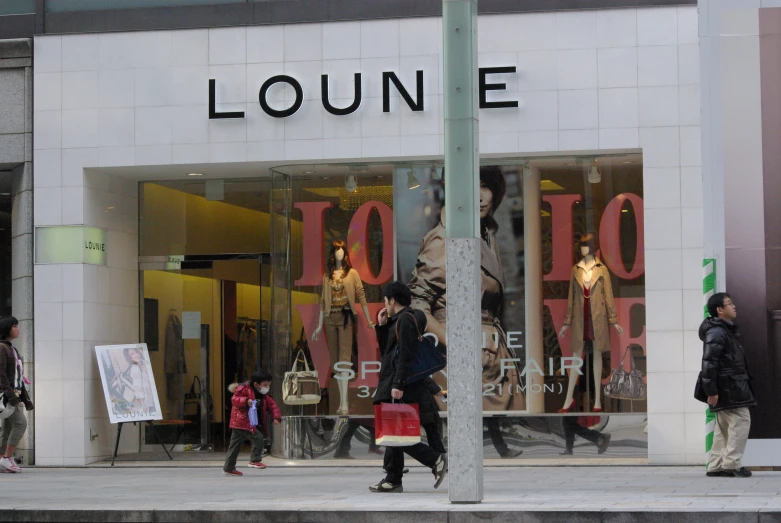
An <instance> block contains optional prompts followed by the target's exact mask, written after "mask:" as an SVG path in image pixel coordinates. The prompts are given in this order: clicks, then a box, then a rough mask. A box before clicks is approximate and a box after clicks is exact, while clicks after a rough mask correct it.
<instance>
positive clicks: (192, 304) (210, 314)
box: [142, 253, 271, 452]
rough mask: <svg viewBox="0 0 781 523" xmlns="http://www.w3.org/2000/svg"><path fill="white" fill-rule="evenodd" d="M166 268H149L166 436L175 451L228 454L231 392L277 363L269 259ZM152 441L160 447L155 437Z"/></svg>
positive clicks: (149, 263)
mask: <svg viewBox="0 0 781 523" xmlns="http://www.w3.org/2000/svg"><path fill="white" fill-rule="evenodd" d="M160 263H161V262H160V261H157V262H155V261H153V260H144V261H142V269H145V270H143V272H142V279H143V287H144V340H145V342H146V343H147V346H148V347H149V349H150V359H151V360H152V366H153V369H154V373H155V378H156V382H157V388H158V395H159V397H160V400H161V401H160V403H161V407H162V409H163V416H164V419H163V422H162V423H161V425H162V427H161V430H160V432H161V433H162V436H163V439H164V441H165V442H166V444H167V445H169V448H172V449H173V450H174V451H190V452H192V451H214V450H216V451H220V450H224V448H225V447H226V445H227V441H228V436H229V434H228V424H229V422H230V409H231V402H230V396H231V394H230V391H229V387H230V385H231V384H236V383H243V382H246V381H248V380H249V379H250V378H251V376H252V373H253V372H254V371H256V370H258V369H260V368H261V367H262V366H263V365H266V362H267V361H268V358H269V347H270V339H269V328H268V324H269V321H268V320H269V315H270V310H271V304H270V300H271V293H270V291H269V287H268V272H269V271H268V264H269V262H268V255H266V254H263V253H252V254H237V255H224V254H220V255H197V256H183V257H181V259H177V260H176V261H166V262H162V263H163V264H165V266H164V267H160V266H159V265H160ZM161 269H162V270H161ZM264 275H265V277H264ZM264 280H266V282H265V283H266V284H265V285H264ZM144 442H145V444H146V445H154V444H155V441H154V439H153V436H152V435H151V434H149V435H147V436H146V437H145V438H144Z"/></svg>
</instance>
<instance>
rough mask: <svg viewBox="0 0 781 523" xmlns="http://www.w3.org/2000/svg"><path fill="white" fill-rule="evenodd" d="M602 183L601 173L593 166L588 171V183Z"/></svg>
mask: <svg viewBox="0 0 781 523" xmlns="http://www.w3.org/2000/svg"><path fill="white" fill-rule="evenodd" d="M601 181H602V173H600V172H599V169H598V168H597V166H596V165H592V166H591V169H589V171H588V183H599V182H601Z"/></svg>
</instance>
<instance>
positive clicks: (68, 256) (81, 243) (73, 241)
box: [35, 226, 108, 265]
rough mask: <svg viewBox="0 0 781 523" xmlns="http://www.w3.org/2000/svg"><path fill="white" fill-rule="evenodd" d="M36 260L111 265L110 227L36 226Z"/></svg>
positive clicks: (36, 261) (38, 262)
mask: <svg viewBox="0 0 781 523" xmlns="http://www.w3.org/2000/svg"><path fill="white" fill-rule="evenodd" d="M35 263H37V264H49V263H88V264H90V265H108V231H106V230H104V229H98V228H95V227H80V226H75V227H36V228H35Z"/></svg>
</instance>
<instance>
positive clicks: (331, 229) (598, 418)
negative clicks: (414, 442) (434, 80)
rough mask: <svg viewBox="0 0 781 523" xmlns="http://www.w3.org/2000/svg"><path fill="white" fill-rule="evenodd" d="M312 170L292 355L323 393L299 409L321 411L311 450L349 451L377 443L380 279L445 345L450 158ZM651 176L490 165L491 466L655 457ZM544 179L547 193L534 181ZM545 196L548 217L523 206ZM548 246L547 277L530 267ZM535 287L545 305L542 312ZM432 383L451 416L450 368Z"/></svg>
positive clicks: (303, 204) (485, 288) (568, 162)
mask: <svg viewBox="0 0 781 523" xmlns="http://www.w3.org/2000/svg"><path fill="white" fill-rule="evenodd" d="M312 169H313V170H312V171H311V172H310V176H309V177H305V178H304V179H301V177H294V178H293V182H292V186H293V189H292V205H293V207H294V208H295V209H297V211H296V212H294V213H293V219H294V220H296V219H300V220H301V227H300V230H301V233H302V236H301V238H299V239H296V238H292V241H293V246H292V247H293V250H294V251H296V250H299V252H301V254H302V256H301V257H300V261H299V262H296V260H295V257H294V258H293V267H292V273H293V274H292V277H291V278H292V279H293V280H295V283H294V286H293V290H294V291H295V293H300V294H299V296H300V297H299V299H298V300H295V299H294V302H296V301H297V303H291V308H292V310H293V314H292V316H293V319H292V328H293V331H294V332H299V329H300V333H301V335H300V337H299V339H298V343H295V345H296V347H295V348H294V349H293V351H292V353H293V359H294V360H296V359H301V358H302V355H303V358H304V359H305V360H307V363H309V364H311V365H312V366H313V367H314V368H315V369H316V370H317V371H318V376H319V380H320V384H321V387H322V390H323V394H322V396H321V400H320V403H319V404H317V405H312V406H307V407H293V408H292V410H291V412H290V414H292V415H300V416H317V419H316V420H315V417H312V418H311V419H312V421H311V423H310V425H311V426H310V427H307V430H310V431H311V434H310V441H312V440H314V441H315V442H317V443H318V444H317V445H315V446H317V447H319V448H320V449H321V451H322V454H323V455H324V454H326V451H327V450H328V449H330V450H332V451H333V452H334V457H340V455H342V456H343V455H344V454H345V453H346V452H347V451H349V448H350V438H354V439H353V442H352V445H353V446H355V445H356V444H361V443H362V444H365V445H367V446H368V447H369V451H370V452H371V451H372V449H375V450H376V446H375V445H374V442H373V434H372V432H373V430H372V419H371V414H372V407H371V401H372V396H373V394H374V390H375V387H376V384H377V376H378V371H379V354H378V347H377V341H376V337H375V336H374V332H373V329H372V328H371V323H372V321H375V318H376V315H377V311H378V310H379V309H380V308H381V307H382V306H383V305H382V300H381V288H382V285H383V284H384V283H386V282H387V281H390V280H391V279H393V278H394V277H395V278H396V279H399V280H401V281H403V282H405V283H407V284H408V285H409V287H410V289H411V291H412V296H413V302H412V307H414V308H416V309H419V310H421V311H423V312H424V313H425V314H426V317H427V320H428V325H427V328H426V330H427V331H428V332H430V333H432V334H434V335H435V336H436V338H437V339H438V340H439V342H440V343H442V344H444V345H445V346H446V344H447V339H446V325H447V286H446V278H447V267H446V265H445V236H446V231H445V228H444V195H445V190H446V187H445V179H446V176H445V173H444V169H443V166H442V165H441V164H427V165H421V164H407V165H403V164H396V165H392V166H391V165H383V166H374V165H372V166H358V167H355V166H353V167H349V170H348V171H345V172H348V173H349V174H347V175H346V178H345V176H330V177H329V176H328V170H327V169H325V168H324V167H322V166H317V167H313V168H312ZM642 173H643V166H642V155H640V154H624V155H600V156H590V157H576V158H573V157H547V158H526V159H520V160H519V159H513V160H511V161H499V160H496V161H487V160H484V162H483V165H482V166H481V168H480V189H479V191H480V208H479V212H480V232H481V239H482V243H481V269H482V271H481V274H482V298H481V302H480V303H479V304H475V306H478V307H480V311H481V318H482V329H483V344H482V345H483V346H482V347H476V350H479V351H482V362H483V386H482V390H481V391H476V394H480V395H482V400H483V409H484V413H485V418H484V428H485V437H486V449H485V455H486V458H489V459H490V458H495V457H519V456H521V454H522V453H523V456H522V457H523V458H526V457H530V458H531V457H542V458H546V457H548V456H558V455H559V454H564V455H575V456H580V457H589V456H590V457H596V456H599V457H600V458H602V457H603V456H601V455H602V454H606V456H605V457H607V456H610V457H617V458H622V459H642V458H645V457H646V456H647V437H646V434H645V429H646V425H647V421H646V417H645V412H646V400H647V387H646V366H645V361H646V343H645V307H644V305H645V279H644V272H645V269H644V253H643V250H644V248H643V200H642V198H643V175H642ZM530 176H532V177H535V179H539V184H537V185H538V187H537V188H536V190H535V189H534V188H533V187H534V185H529V184H528V183H527V184H524V177H530ZM345 180H346V183H345ZM352 183H355V186H354V187H353V186H351V184H352ZM524 187H525V188H526V190H527V191H526V192H527V194H524ZM530 187H532V189H530ZM535 200H536V201H537V202H538V203H537V205H536V206H534V207H535V208H539V209H540V212H539V216H528V215H526V214H525V213H524V208H525V206H526V205H525V204H524V202H527V205H528V202H531V201H535ZM525 231H532V234H528V233H525ZM535 231H539V232H538V233H535ZM527 236H528V237H527ZM304 238H306V240H305V241H304ZM299 241H300V242H301V244H300V245H298V244H297V242H299ZM534 250H536V251H537V252H536V253H535V254H536V255H541V258H542V261H543V264H542V269H543V270H542V273H541V274H538V275H537V276H536V277H533V275H532V276H530V275H529V274H528V271H527V270H526V267H525V263H524V260H525V256H527V255H529V254H530V253H532V252H533V251H534ZM394 254H395V256H394ZM394 262H395V267H394ZM532 288H534V290H536V291H537V292H535V293H530V295H535V296H542V303H529V301H528V299H527V292H528V291H529V290H530V289H532ZM305 302H307V303H305ZM528 307H539V308H540V309H541V311H542V312H541V314H537V315H531V317H535V318H540V321H530V320H529V319H528V318H527V316H528V315H527V314H526V310H527V308H528ZM530 333H531V334H533V335H530ZM527 339H529V340H532V339H536V340H542V341H541V343H533V344H527ZM298 349H302V351H301V353H299V352H298ZM294 363H295V362H294V361H291V362H290V366H291V367H292V365H293V364H294ZM433 378H434V381H435V383H436V385H437V386H438V388H439V389H441V392H442V393H441V394H439V395H437V398H436V399H437V404H438V406H439V408H440V411H441V413H442V418H443V422H444V423H446V412H447V403H446V401H447V396H446V394H447V369H444V370H443V371H442V372H440V373H437V374H436V375H435V376H434V377H433ZM321 415H331V416H338V417H337V418H335V419H336V421H333V419H330V420H329V419H323V418H322V417H320V416H321ZM576 436H580V438H577V437H576ZM345 440H347V442H346V444H345ZM611 440H612V441H611ZM345 448H346V449H347V451H345V450H344V449H345Z"/></svg>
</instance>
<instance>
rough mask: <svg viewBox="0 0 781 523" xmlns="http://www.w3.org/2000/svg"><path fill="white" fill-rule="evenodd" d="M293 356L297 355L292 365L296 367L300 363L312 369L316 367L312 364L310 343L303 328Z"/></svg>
mask: <svg viewBox="0 0 781 523" xmlns="http://www.w3.org/2000/svg"><path fill="white" fill-rule="evenodd" d="M293 354H295V357H294V359H293V363H292V365H295V364H296V362H298V363H300V364H301V365H309V366H310V367H314V366H315V365H314V363H313V362H312V353H311V352H309V342H308V341H307V339H306V332H304V328H303V327H302V328H301V336H299V337H298V341H297V342H296V346H295V348H294V349H293Z"/></svg>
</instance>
